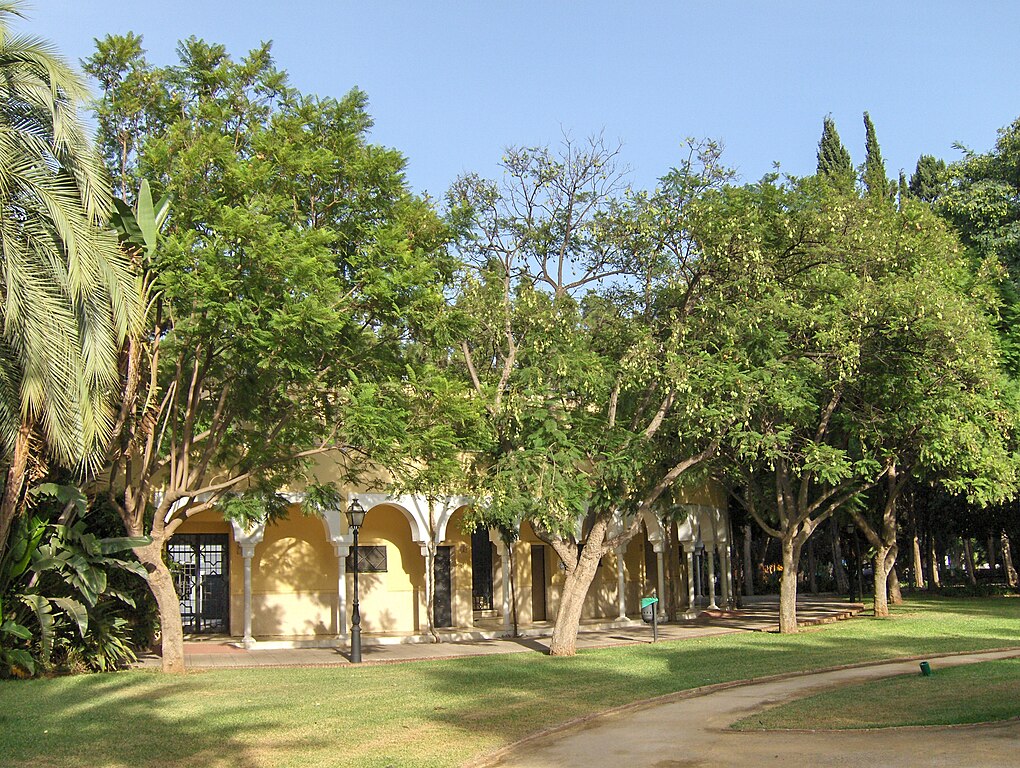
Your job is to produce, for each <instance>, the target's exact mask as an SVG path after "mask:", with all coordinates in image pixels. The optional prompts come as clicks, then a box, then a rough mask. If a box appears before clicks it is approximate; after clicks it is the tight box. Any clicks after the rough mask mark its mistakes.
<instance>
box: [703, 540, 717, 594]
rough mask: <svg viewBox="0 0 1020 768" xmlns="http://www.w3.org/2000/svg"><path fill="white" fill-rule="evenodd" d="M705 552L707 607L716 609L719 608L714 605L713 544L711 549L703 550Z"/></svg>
mask: <svg viewBox="0 0 1020 768" xmlns="http://www.w3.org/2000/svg"><path fill="white" fill-rule="evenodd" d="M705 552H706V553H707V554H708V607H709V608H712V609H717V608H718V607H719V606H718V605H716V603H715V544H714V543H713V544H712V548H711V549H709V548H707V547H706V548H705Z"/></svg>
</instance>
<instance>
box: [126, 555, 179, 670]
mask: <svg viewBox="0 0 1020 768" xmlns="http://www.w3.org/2000/svg"><path fill="white" fill-rule="evenodd" d="M163 544H164V540H163V539H153V541H152V543H151V544H148V545H146V546H144V547H135V548H134V549H133V550H132V551H133V552H134V553H135V556H136V557H137V558H138V561H139V562H140V563H141V564H142V565H143V566H144V568H145V570H146V572H147V576H146V579H147V580H148V582H149V590H150V591H151V592H152V596H153V597H155V598H156V607H157V608H158V610H159V627H160V636H161V643H162V650H163V671H164V672H183V671H184V625H183V624H182V623H181V601H180V599H179V598H178V596H177V588H176V587H175V586H174V579H173V576H172V575H171V574H170V569H169V568H167V567H166V563H165V562H163Z"/></svg>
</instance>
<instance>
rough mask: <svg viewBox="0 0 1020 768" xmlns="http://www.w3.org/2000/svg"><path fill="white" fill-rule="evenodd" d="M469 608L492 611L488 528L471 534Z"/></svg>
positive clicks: (490, 545)
mask: <svg viewBox="0 0 1020 768" xmlns="http://www.w3.org/2000/svg"><path fill="white" fill-rule="evenodd" d="M471 607H472V608H473V609H474V610H476V611H491V610H492V542H491V541H489V530H488V528H476V529H475V530H474V532H473V533H472V534H471Z"/></svg>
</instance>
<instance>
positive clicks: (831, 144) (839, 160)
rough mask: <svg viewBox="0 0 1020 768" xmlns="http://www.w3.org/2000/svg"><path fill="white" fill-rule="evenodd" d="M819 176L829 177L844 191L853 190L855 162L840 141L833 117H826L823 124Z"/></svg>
mask: <svg viewBox="0 0 1020 768" xmlns="http://www.w3.org/2000/svg"><path fill="white" fill-rule="evenodd" d="M818 175H819V176H825V177H828V178H829V179H830V180H832V181H833V182H835V183H836V184H838V185H839V186H841V187H843V188H844V189H848V190H849V189H852V188H853V184H854V166H853V162H852V161H851V160H850V153H849V152H847V150H846V147H844V146H843V142H842V141H840V139H839V133H838V132H837V131H836V122H835V121H834V120H833V119H832V115H826V116H825V120H824V121H823V122H822V138H821V140H819V142H818Z"/></svg>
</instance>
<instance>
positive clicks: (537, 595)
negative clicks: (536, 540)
mask: <svg viewBox="0 0 1020 768" xmlns="http://www.w3.org/2000/svg"><path fill="white" fill-rule="evenodd" d="M531 620H532V621H545V620H546V609H545V546H544V545H542V544H532V545H531Z"/></svg>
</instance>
